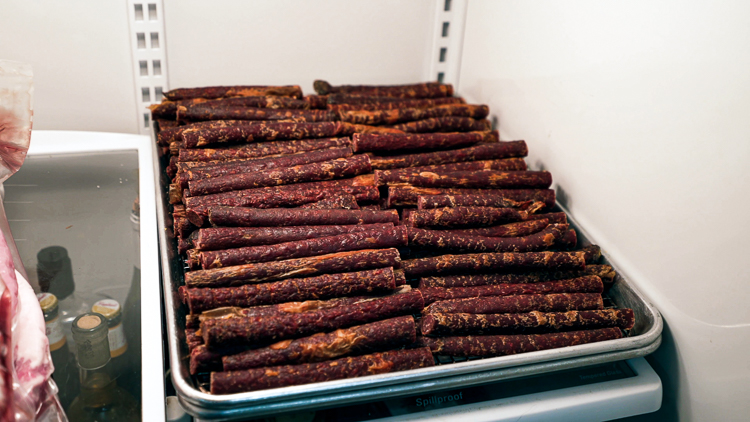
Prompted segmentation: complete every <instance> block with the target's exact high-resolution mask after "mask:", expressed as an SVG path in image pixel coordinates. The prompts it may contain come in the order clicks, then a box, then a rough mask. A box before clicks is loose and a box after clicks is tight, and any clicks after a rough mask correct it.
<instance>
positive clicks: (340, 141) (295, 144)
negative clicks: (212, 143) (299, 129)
mask: <svg viewBox="0 0 750 422" xmlns="http://www.w3.org/2000/svg"><path fill="white" fill-rule="evenodd" d="M350 142H351V141H350V139H349V138H319V139H300V140H296V141H272V142H260V143H257V144H249V145H245V146H241V147H234V148H216V149H211V148H200V149H181V150H179V156H178V158H177V159H178V161H180V162H190V161H223V160H236V159H243V158H260V157H267V156H271V155H279V154H294V153H298V152H306V151H315V150H320V149H327V148H343V147H346V146H349V144H350Z"/></svg>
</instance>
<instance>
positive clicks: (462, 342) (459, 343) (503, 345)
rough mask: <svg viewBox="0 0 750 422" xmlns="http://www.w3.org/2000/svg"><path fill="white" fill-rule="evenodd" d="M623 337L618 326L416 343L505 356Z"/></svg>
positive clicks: (441, 350) (438, 350)
mask: <svg viewBox="0 0 750 422" xmlns="http://www.w3.org/2000/svg"><path fill="white" fill-rule="evenodd" d="M618 338H622V331H620V329H619V328H599V329H595V330H583V331H568V332H563V333H549V334H517V335H507V336H466V337H460V336H458V337H438V338H433V337H418V338H417V344H419V345H420V346H427V347H429V348H430V350H431V351H432V353H434V354H437V355H447V356H481V357H490V356H504V355H514V354H517V353H525V352H534V351H537V350H547V349H557V348H560V347H568V346H575V345H578V344H586V343H595V342H599V341H606V340H613V339H618Z"/></svg>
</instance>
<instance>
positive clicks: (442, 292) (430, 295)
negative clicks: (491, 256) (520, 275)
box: [419, 275, 604, 305]
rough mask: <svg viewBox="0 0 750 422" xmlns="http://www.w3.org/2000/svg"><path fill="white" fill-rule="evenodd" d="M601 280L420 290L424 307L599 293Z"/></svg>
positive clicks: (569, 280)
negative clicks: (455, 301)
mask: <svg viewBox="0 0 750 422" xmlns="http://www.w3.org/2000/svg"><path fill="white" fill-rule="evenodd" d="M603 290H604V284H603V283H602V280H601V279H600V278H599V277H597V276H595V275H592V276H586V277H579V278H571V279H567V280H558V281H542V282H539V283H521V284H495V285H490V286H474V287H451V288H444V287H425V288H420V289H419V291H420V292H422V296H423V297H424V303H425V304H426V305H428V304H430V303H433V302H437V301H439V300H450V299H463V298H471V297H483V296H511V295H534V294H552V293H601V292H602V291H603Z"/></svg>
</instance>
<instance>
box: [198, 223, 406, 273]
mask: <svg viewBox="0 0 750 422" xmlns="http://www.w3.org/2000/svg"><path fill="white" fill-rule="evenodd" d="M406 239H407V238H406V231H405V230H404V229H403V228H402V227H393V228H390V229H386V230H367V231H361V232H354V233H344V234H339V235H335V236H326V237H318V238H314V239H304V240H294V241H291V242H285V243H277V244H275V245H259V246H247V247H244V248H235V249H224V250H218V251H203V252H198V254H197V260H198V261H199V263H200V266H201V267H202V268H203V269H210V268H221V267H231V266H234V265H244V264H250V263H253V262H268V261H281V260H284V259H292V258H303V257H307V256H317V255H325V254H330V253H335V252H345V251H354V250H361V249H381V248H394V247H398V246H406V243H407V240H406ZM196 267H197V266H196V265H191V268H196Z"/></svg>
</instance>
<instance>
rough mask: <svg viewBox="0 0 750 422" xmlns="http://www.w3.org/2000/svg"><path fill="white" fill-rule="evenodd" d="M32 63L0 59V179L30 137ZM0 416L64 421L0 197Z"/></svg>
mask: <svg viewBox="0 0 750 422" xmlns="http://www.w3.org/2000/svg"><path fill="white" fill-rule="evenodd" d="M32 93H33V86H32V71H31V66H29V65H26V64H22V63H16V62H10V61H3V60H0V182H3V181H5V180H6V179H7V178H8V177H10V176H11V175H12V174H14V173H15V172H16V171H18V169H19V168H20V167H21V165H22V164H23V162H24V159H25V158H26V151H27V150H28V148H29V142H30V140H31V123H32ZM0 231H1V232H2V236H0V420H1V421H67V418H66V417H65V414H64V412H63V411H62V408H61V406H60V403H59V401H58V399H57V386H56V385H55V383H54V381H52V379H51V375H52V372H53V371H54V367H53V365H52V358H51V357H50V352H49V342H48V341H47V336H46V334H45V324H44V316H43V314H42V310H41V308H40V307H39V302H38V301H37V298H36V296H35V295H34V291H33V290H32V288H31V286H30V285H29V283H28V281H27V277H26V272H25V270H24V268H23V265H22V264H21V259H20V257H19V255H18V250H17V249H16V245H15V243H14V242H13V237H12V236H11V234H10V229H9V227H8V221H7V218H6V216H5V209H4V208H3V207H2V203H1V202H0Z"/></svg>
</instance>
